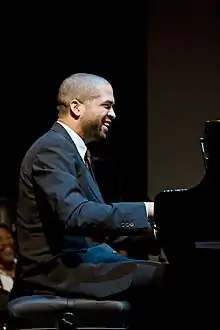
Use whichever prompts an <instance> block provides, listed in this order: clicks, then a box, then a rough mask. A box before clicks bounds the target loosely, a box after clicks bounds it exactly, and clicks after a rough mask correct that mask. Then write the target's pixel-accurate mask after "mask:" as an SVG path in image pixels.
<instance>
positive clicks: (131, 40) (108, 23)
mask: <svg viewBox="0 0 220 330" xmlns="http://www.w3.org/2000/svg"><path fill="white" fill-rule="evenodd" d="M80 7H81V8H80ZM106 7H108V6H106ZM98 9H99V12H98ZM100 9H101V12H100ZM146 10H147V9H146V8H145V7H144V6H143V7H140V6H139V7H137V8H135V7H133V6H132V5H130V6H129V5H126V8H121V9H120V8H119V7H118V6H117V7H116V5H115V6H111V7H110V8H103V6H102V8H95V5H94V3H93V4H92V5H91V6H90V8H89V7H88V4H85V5H84V6H83V8H82V6H80V5H77V6H76V5H75V2H74V5H72V6H65V5H64V4H62V5H61V4H60V5H58V6H57V7H56V6H55V4H53V8H49V7H48V8H46V7H44V8H43V7H42V8H37V7H34V6H33V7H31V8H27V6H26V7H25V8H21V4H19V7H17V8H16V7H15V6H14V7H13V8H12V7H10V8H8V9H5V13H4V16H5V18H7V17H8V20H7V22H9V23H10V29H9V28H8V29H6V27H5V26H4V30H3V31H4V33H3V34H4V38H3V41H2V47H1V48H2V49H4V51H2V58H1V68H2V72H3V71H4V75H2V84H1V86H2V94H1V99H2V104H1V172H0V173H1V177H0V195H1V196H5V197H8V198H13V199H15V200H16V197H17V182H18V173H19V167H20V163H21V160H22V158H23V156H24V154H25V152H26V150H27V149H28V148H29V147H30V145H31V144H32V143H33V142H34V140H36V139H37V138H38V137H39V136H40V135H41V134H43V133H44V132H45V131H46V130H48V129H49V128H50V127H51V125H52V124H53V122H54V120H56V108H55V97H56V93H57V88H58V86H59V84H60V83H61V82H62V80H63V79H64V78H65V77H66V76H67V75H69V74H72V73H74V72H89V73H94V74H98V75H102V76H104V77H105V78H107V79H108V80H109V81H110V82H111V83H112V84H113V87H114V90H115V98H116V106H115V111H116V114H117V120H116V121H115V124H114V125H113V127H112V131H111V133H110V136H109V139H108V140H107V141H105V142H103V143H101V144H100V145H93V146H91V148H92V151H93V156H95V170H96V172H97V176H98V181H99V183H100V186H101V190H102V192H103V195H104V197H105V198H106V200H107V201H110V200H111V201H116V200H120V199H121V200H122V199H123V200H134V201H135V200H146V198H147V194H146V180H147V179H146V176H147V172H146V164H147V162H146V155H147V149H146V148H147V147H146V145H147V143H146V141H147V140H146V134H147V132H146V120H147V119H146V86H145V82H146V81H145V80H146V75H145V72H146V68H145V64H146V63H145V59H146V50H145V43H144V40H145V37H146V29H145V23H146ZM9 18H10V19H9Z"/></svg>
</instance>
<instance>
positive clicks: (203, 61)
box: [147, 0, 220, 198]
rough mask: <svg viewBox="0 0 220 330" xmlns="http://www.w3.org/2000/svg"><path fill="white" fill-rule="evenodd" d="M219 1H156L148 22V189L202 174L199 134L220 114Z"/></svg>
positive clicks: (187, 182) (190, 182) (179, 184)
mask: <svg viewBox="0 0 220 330" xmlns="http://www.w3.org/2000/svg"><path fill="white" fill-rule="evenodd" d="M219 8H220V7H219V1H214V0H209V1H202V0H193V1H192V0H191V1H185V0H178V1H175V0H166V1H157V2H155V6H154V8H152V11H151V15H150V19H149V22H148V39H147V45H148V72H147V77H148V87H147V91H148V193H149V196H150V197H151V198H154V196H155V195H156V194H157V193H158V192H159V191H161V190H163V189H169V188H183V187H184V188H190V187H192V186H195V185H197V184H198V183H199V182H200V180H201V179H202V178H203V175H204V167H203V161H202V157H201V152H200V144H199V138H200V137H201V136H202V135H203V129H204V122H205V120H209V119H216V118H218V119H220V10H219Z"/></svg>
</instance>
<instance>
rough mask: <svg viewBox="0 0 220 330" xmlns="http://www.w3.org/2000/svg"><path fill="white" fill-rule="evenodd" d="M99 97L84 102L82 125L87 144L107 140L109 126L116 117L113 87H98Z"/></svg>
mask: <svg viewBox="0 0 220 330" xmlns="http://www.w3.org/2000/svg"><path fill="white" fill-rule="evenodd" d="M97 90H98V92H99V97H97V98H94V99H92V100H89V101H85V102H84V107H85V108H84V111H83V114H82V117H81V124H82V129H83V133H84V137H85V140H86V141H87V142H91V141H97V140H99V139H101V138H106V136H107V134H108V130H109V126H110V125H111V122H112V121H113V119H115V117H116V115H115V113H114V110H113V105H114V103H115V101H114V95H113V90H112V87H111V85H108V84H106V85H104V84H103V85H100V86H98V87H97Z"/></svg>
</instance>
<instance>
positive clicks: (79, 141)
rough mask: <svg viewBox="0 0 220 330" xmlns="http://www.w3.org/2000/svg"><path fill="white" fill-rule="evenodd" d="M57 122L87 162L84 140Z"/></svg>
mask: <svg viewBox="0 0 220 330" xmlns="http://www.w3.org/2000/svg"><path fill="white" fill-rule="evenodd" d="M57 122H58V123H59V124H60V125H62V126H63V128H65V130H66V131H67V133H68V134H69V135H70V137H71V139H72V140H73V142H74V143H75V145H76V149H77V151H78V153H79V154H80V156H81V157H82V160H83V161H84V162H85V160H84V157H85V154H86V151H87V147H86V145H85V142H84V141H83V139H82V138H81V137H80V136H79V135H78V134H77V133H76V132H74V131H73V130H72V129H71V128H70V127H69V126H67V125H66V124H64V123H62V122H60V121H59V120H58V121H57ZM144 205H145V208H146V213H147V217H148V206H147V203H145V202H144Z"/></svg>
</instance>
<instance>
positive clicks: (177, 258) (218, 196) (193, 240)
mask: <svg viewBox="0 0 220 330" xmlns="http://www.w3.org/2000/svg"><path fill="white" fill-rule="evenodd" d="M204 126H205V127H204V133H203V136H202V137H201V138H200V145H201V152H202V155H203V159H204V177H203V179H202V180H201V182H199V183H198V185H196V186H194V187H192V188H191V189H174V190H165V191H162V192H160V193H159V194H158V195H156V197H155V199H154V207H155V217H154V221H155V224H156V227H157V231H158V240H159V242H160V245H161V247H162V249H163V251H164V253H165V255H166V257H167V259H168V261H169V263H170V264H180V263H182V262H183V260H188V261H190V260H192V262H195V260H198V259H199V256H202V258H203V257H204V255H205V253H208V254H212V255H213V254H215V253H216V254H218V253H219V252H220V120H209V121H206V122H205V125H204ZM207 251H208V252H207ZM219 260H220V259H219Z"/></svg>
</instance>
